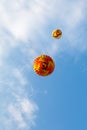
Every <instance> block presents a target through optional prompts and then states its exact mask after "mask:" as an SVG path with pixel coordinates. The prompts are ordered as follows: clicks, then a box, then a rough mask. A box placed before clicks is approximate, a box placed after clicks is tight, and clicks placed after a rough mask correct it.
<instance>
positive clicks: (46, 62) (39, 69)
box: [33, 55, 55, 76]
mask: <svg viewBox="0 0 87 130" xmlns="http://www.w3.org/2000/svg"><path fill="white" fill-rule="evenodd" d="M54 67H55V64H54V61H53V59H52V58H51V57H50V56H47V55H40V56H38V57H37V58H36V59H35V60H34V64H33V69H34V71H35V72H36V73H37V74H38V75H40V76H47V75H49V74H51V73H52V72H53V71H54Z"/></svg>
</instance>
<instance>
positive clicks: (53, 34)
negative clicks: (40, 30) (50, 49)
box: [52, 29, 62, 39]
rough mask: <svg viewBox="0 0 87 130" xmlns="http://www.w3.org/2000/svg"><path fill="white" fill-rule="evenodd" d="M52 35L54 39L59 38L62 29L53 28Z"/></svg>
mask: <svg viewBox="0 0 87 130" xmlns="http://www.w3.org/2000/svg"><path fill="white" fill-rule="evenodd" d="M52 36H53V37H54V38H56V39H59V38H60V37H61V36H62V31H61V30H60V29H55V30H53V32H52Z"/></svg>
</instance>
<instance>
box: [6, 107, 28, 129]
mask: <svg viewBox="0 0 87 130" xmlns="http://www.w3.org/2000/svg"><path fill="white" fill-rule="evenodd" d="M8 112H9V113H10V116H12V117H11V120H13V121H14V120H15V121H17V123H18V124H19V127H26V123H25V121H24V119H23V117H22V113H21V112H20V111H19V110H18V109H17V108H15V107H14V106H13V105H9V107H8Z"/></svg>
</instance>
